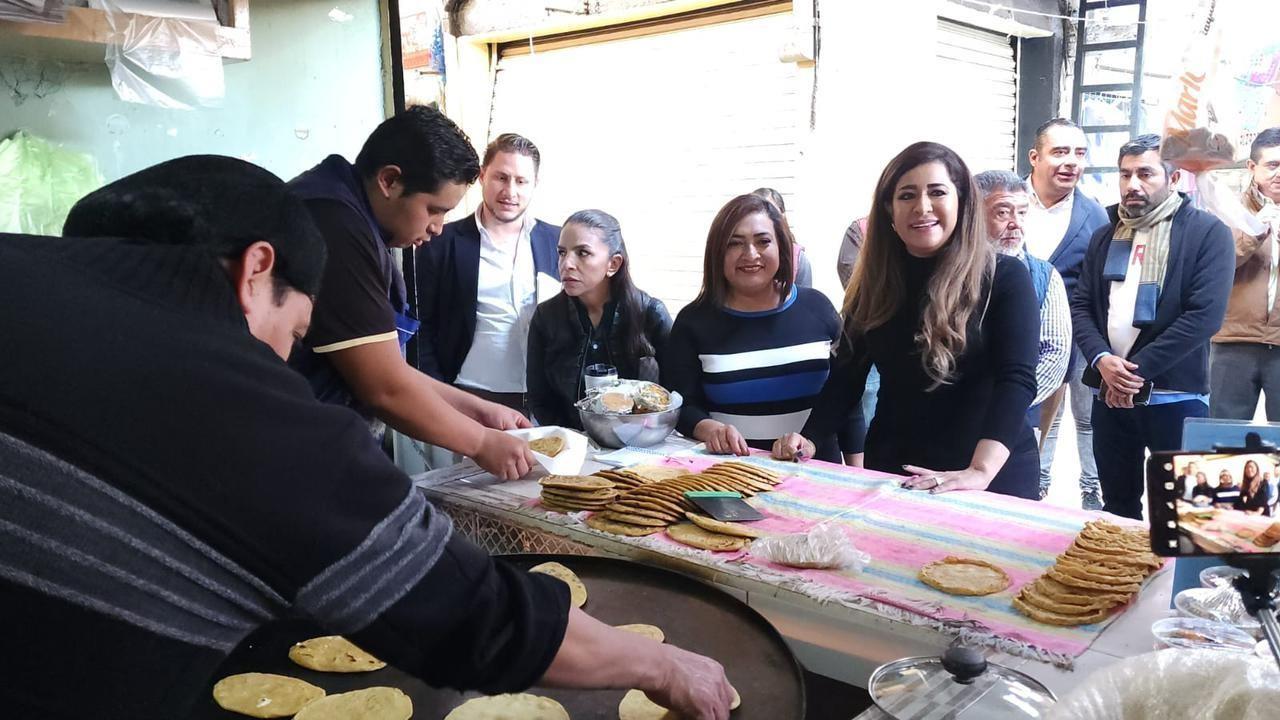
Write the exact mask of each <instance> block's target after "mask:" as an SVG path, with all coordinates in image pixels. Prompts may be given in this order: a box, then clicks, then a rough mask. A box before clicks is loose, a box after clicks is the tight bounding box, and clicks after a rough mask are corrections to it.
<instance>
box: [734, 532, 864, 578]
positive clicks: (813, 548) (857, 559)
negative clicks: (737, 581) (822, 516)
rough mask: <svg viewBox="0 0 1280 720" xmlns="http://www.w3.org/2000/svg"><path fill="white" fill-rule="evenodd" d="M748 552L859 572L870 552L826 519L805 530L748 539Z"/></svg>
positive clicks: (807, 565) (774, 559) (791, 563)
mask: <svg viewBox="0 0 1280 720" xmlns="http://www.w3.org/2000/svg"><path fill="white" fill-rule="evenodd" d="M751 554H752V555H753V556H755V557H758V558H763V559H765V560H768V561H770V562H776V563H778V564H779V565H786V566H788V567H798V568H826V569H839V570H852V571H854V572H861V571H862V568H864V567H866V566H867V563H869V562H871V556H870V555H868V554H866V553H865V552H862V551H861V550H859V549H858V548H857V547H856V546H855V545H854V544H853V542H852V541H850V540H849V538H847V537H845V534H844V533H843V532H842V531H841V530H840V528H838V527H836V526H835V525H830V524H827V523H820V524H818V525H816V526H814V527H813V528H812V529H810V530H809V532H807V533H795V534H792V535H775V536H773V537H767V538H762V539H760V540H756V541H755V542H753V543H751Z"/></svg>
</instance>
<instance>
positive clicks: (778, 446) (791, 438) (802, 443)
mask: <svg viewBox="0 0 1280 720" xmlns="http://www.w3.org/2000/svg"><path fill="white" fill-rule="evenodd" d="M817 451H818V448H817V446H815V445H814V444H813V441H812V440H809V439H808V438H806V437H805V436H803V435H801V434H800V433H787V434H786V435H783V436H782V437H780V438H778V439H777V440H774V441H773V456H774V457H775V458H777V459H778V460H795V461H796V462H800V461H803V460H808V459H809V458H811V457H813V454H814V453H816V452H817Z"/></svg>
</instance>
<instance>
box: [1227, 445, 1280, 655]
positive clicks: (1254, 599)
mask: <svg viewBox="0 0 1280 720" xmlns="http://www.w3.org/2000/svg"><path fill="white" fill-rule="evenodd" d="M1214 449H1215V450H1217V451H1218V452H1228V453H1236V454H1245V453H1257V452H1275V451H1276V446H1275V445H1273V444H1271V443H1264V442H1262V438H1261V437H1259V435H1258V433H1256V432H1251V433H1248V434H1246V435H1245V437H1244V447H1235V448H1233V447H1223V446H1220V445H1219V446H1217V447H1215V448H1214ZM1227 564H1228V565H1231V566H1232V567H1237V568H1240V569H1242V570H1244V571H1245V574H1244V575H1240V576H1238V577H1236V579H1235V580H1233V581H1232V585H1233V586H1234V587H1235V589H1236V592H1238V593H1240V597H1241V599H1242V600H1243V601H1244V607H1245V610H1248V611H1249V614H1250V615H1252V616H1254V617H1256V618H1258V622H1259V623H1260V624H1261V625H1262V632H1263V634H1264V635H1265V636H1266V638H1267V645H1269V646H1270V647H1271V654H1272V656H1274V657H1275V659H1276V666H1277V667H1280V622H1277V621H1276V610H1277V607H1276V593H1277V575H1276V571H1277V570H1280V557H1277V556H1276V555H1275V554H1266V555H1235V556H1232V557H1230V558H1228V559H1227Z"/></svg>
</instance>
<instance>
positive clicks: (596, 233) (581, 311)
mask: <svg viewBox="0 0 1280 720" xmlns="http://www.w3.org/2000/svg"><path fill="white" fill-rule="evenodd" d="M557 252H558V253H559V257H560V268H559V269H560V282H561V285H562V286H563V288H564V289H563V290H562V291H561V292H560V294H558V295H556V296H555V297H553V298H551V299H550V300H547V301H546V302H544V303H542V304H541V305H539V306H538V309H537V310H536V311H535V312H534V313H533V322H532V323H531V324H530V326H529V360H528V363H527V367H528V370H527V372H528V387H529V411H530V413H531V414H532V415H533V418H534V420H536V421H537V422H538V424H540V425H560V426H562V427H571V428H575V429H579V430H581V429H582V420H581V418H580V417H579V416H578V409H577V408H576V407H575V406H574V403H575V402H577V401H578V400H579V399H581V398H582V397H583V393H584V388H583V372H584V370H585V369H586V368H587V367H590V366H591V365H596V364H603V365H611V366H613V367H615V368H617V370H618V377H620V378H627V379H633V380H649V381H652V382H658V380H659V377H660V376H659V371H658V356H659V355H660V354H661V353H662V351H663V349H664V348H665V347H666V344H667V336H668V335H669V334H670V332H671V316H670V315H668V314H667V308H666V306H665V305H663V304H662V301H661V300H658V299H657V298H653V297H650V296H649V295H647V294H645V293H644V292H641V291H640V289H639V288H637V287H636V286H635V283H634V282H632V280H631V261H630V259H629V258H628V257H627V246H626V243H624V242H623V240H622V229H621V228H620V227H619V226H618V221H617V219H616V218H614V217H613V216H612V215H610V214H609V213H606V212H604V211H602V210H579V211H578V212H576V213H574V214H572V215H570V216H569V219H568V220H565V222H564V226H563V227H562V228H561V230H560V243H559V246H558V247H557Z"/></svg>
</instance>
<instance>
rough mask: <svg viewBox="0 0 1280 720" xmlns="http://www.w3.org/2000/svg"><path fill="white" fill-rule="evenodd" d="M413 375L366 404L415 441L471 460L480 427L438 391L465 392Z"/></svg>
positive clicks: (479, 441) (477, 447)
mask: <svg viewBox="0 0 1280 720" xmlns="http://www.w3.org/2000/svg"><path fill="white" fill-rule="evenodd" d="M413 374H414V375H415V376H416V377H414V378H412V379H410V380H409V381H408V382H405V383H404V384H403V385H402V386H399V387H394V388H389V389H388V390H387V391H386V392H384V393H382V394H380V395H379V396H378V397H377V398H375V399H374V401H373V402H370V405H372V406H373V408H374V409H375V410H376V411H377V413H378V417H379V418H381V419H382V420H383V421H384V422H386V423H387V425H389V426H391V427H392V428H394V429H395V430H397V431H398V432H400V433H402V434H404V435H408V436H409V437H411V438H414V439H415V440H421V441H422V442H424V443H427V444H429V445H438V446H440V447H443V448H446V449H449V450H452V451H454V452H457V453H461V454H463V455H466V456H467V457H475V455H476V454H477V453H478V452H479V451H480V446H481V444H482V442H483V438H484V430H485V428H484V426H483V425H481V424H480V423H478V422H476V420H475V419H474V418H473V417H472V416H471V414H470V413H469V412H467V411H465V410H463V409H461V408H459V407H457V406H456V405H454V404H453V403H452V402H450V400H449V398H448V397H446V396H445V393H444V392H440V390H445V391H452V392H454V393H458V394H461V395H466V394H467V393H465V392H463V391H461V390H458V389H457V388H454V387H451V386H449V385H445V384H444V383H442V382H440V381H438V380H434V379H432V378H430V377H428V376H426V375H423V374H422V373H419V372H416V371H415V372H414V373H413Z"/></svg>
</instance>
